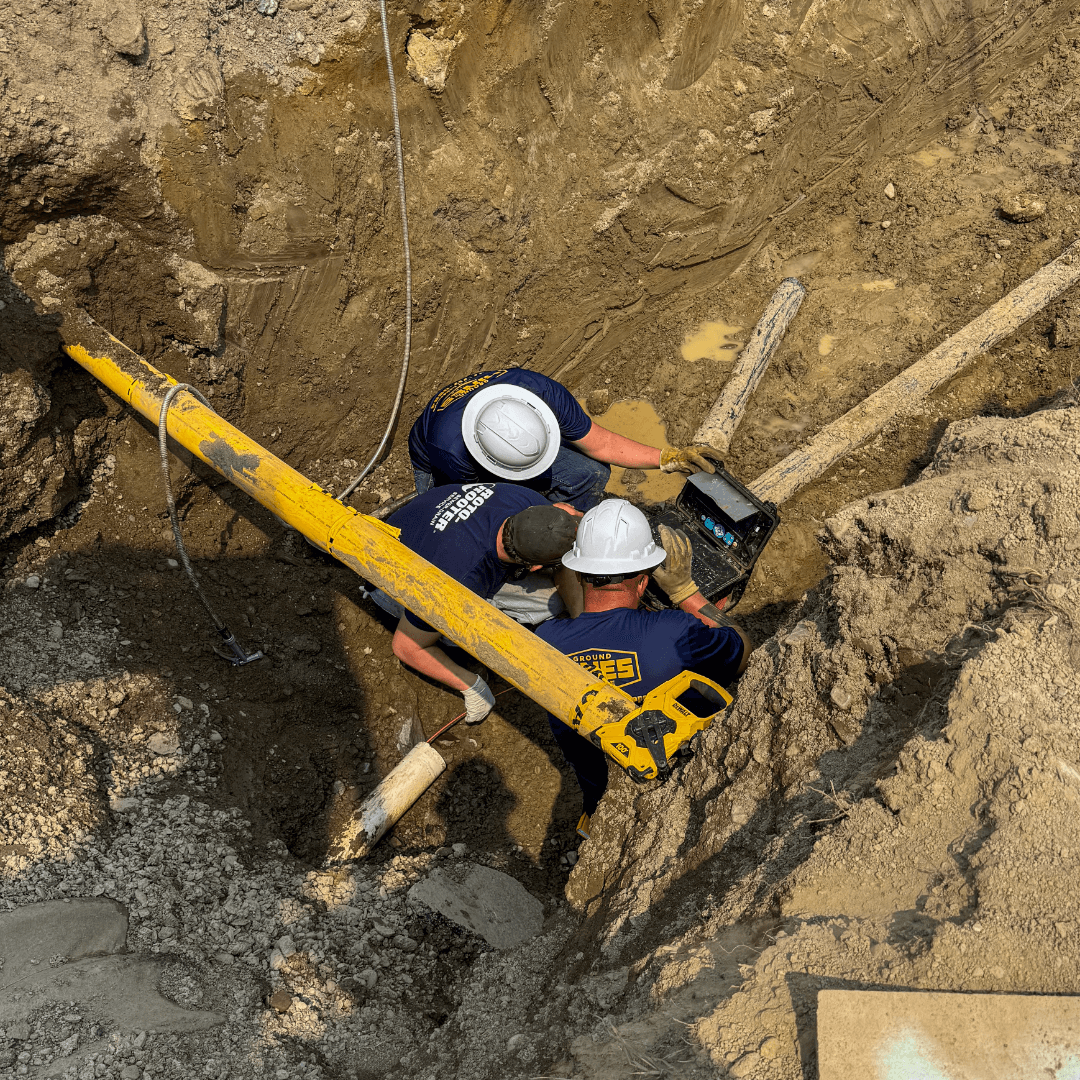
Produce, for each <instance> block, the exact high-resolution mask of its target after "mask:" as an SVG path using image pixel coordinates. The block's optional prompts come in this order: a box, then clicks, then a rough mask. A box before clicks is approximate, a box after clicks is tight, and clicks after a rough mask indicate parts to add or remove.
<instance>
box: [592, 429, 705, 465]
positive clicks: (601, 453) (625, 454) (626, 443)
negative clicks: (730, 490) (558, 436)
mask: <svg viewBox="0 0 1080 1080" xmlns="http://www.w3.org/2000/svg"><path fill="white" fill-rule="evenodd" d="M572 445H573V446H576V447H577V448H578V449H579V450H580V451H581V452H582V453H583V454H587V455H588V456H589V457H591V458H593V459H594V460H595V461H602V462H604V464H605V465H619V466H621V467H622V468H624V469H661V470H663V471H664V472H683V473H693V472H698V471H699V470H700V471H704V472H710V473H711V472H714V471H715V468H716V467H715V466H714V465H713V462H714V461H719V460H720V452H719V451H718V450H714V449H713V448H712V447H711V446H705V445H699V444H694V445H693V446H666V447H663V448H660V447H657V446H646V445H645V444H644V443H639V442H635V441H634V440H633V439H628V438H627V437H626V436H625V435H619V434H618V433H617V432H614V431H608V429H607V428H604V427H601V426H600V425H599V424H597V423H593V426H592V427H591V428H589V430H588V432H587V433H586V435H585V437H584V438H583V439H578V440H577V441H576V442H575V443H573V444H572Z"/></svg>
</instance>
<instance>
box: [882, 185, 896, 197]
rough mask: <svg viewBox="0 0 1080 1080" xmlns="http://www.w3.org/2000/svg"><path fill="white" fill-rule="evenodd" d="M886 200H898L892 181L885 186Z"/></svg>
mask: <svg viewBox="0 0 1080 1080" xmlns="http://www.w3.org/2000/svg"><path fill="white" fill-rule="evenodd" d="M885 198H886V199H895V198H896V188H895V187H894V186H893V183H892V181H891V180H890V181H889V182H888V183H887V184H886V185H885Z"/></svg>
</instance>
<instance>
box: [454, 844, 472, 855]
mask: <svg viewBox="0 0 1080 1080" xmlns="http://www.w3.org/2000/svg"><path fill="white" fill-rule="evenodd" d="M468 850H469V846H468V844H454V854H455V855H464V854H465V852H466V851H468Z"/></svg>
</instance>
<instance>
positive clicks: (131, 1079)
mask: <svg viewBox="0 0 1080 1080" xmlns="http://www.w3.org/2000/svg"><path fill="white" fill-rule="evenodd" d="M120 1076H121V1077H122V1080H139V1077H140V1076H142V1069H140V1068H139V1066H138V1065H125V1066H124V1068H123V1069H122V1070H121V1072H120Z"/></svg>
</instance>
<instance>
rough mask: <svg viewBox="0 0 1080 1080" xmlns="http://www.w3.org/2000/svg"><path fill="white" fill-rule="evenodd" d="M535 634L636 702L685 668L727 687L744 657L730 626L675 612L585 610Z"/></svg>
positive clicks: (552, 621) (550, 623) (553, 621)
mask: <svg viewBox="0 0 1080 1080" xmlns="http://www.w3.org/2000/svg"><path fill="white" fill-rule="evenodd" d="M536 636H537V637H539V638H543V639H544V641H546V642H547V643H548V644H549V645H553V646H554V647H555V648H556V649H558V650H559V652H561V653H565V654H566V655H567V656H569V657H570V659H571V660H574V661H576V662H577V663H578V664H580V665H581V666H582V667H583V668H585V669H586V670H587V671H589V672H591V673H592V674H593V675H595V676H596V678H598V679H602V680H603V681H604V682H608V683H612V684H613V685H614V686H617V687H619V689H620V690H624V691H625V692H626V693H628V694H629V695H630V696H631V697H635V698H640V697H644V695H645V694H647V693H648V692H649V691H650V690H655V689H656V688H657V687H658V686H660V685H661V684H662V683H665V682H667V681H668V679H673V678H674V677H675V676H676V675H678V674H679V672H681V671H687V670H689V671H692V672H694V674H696V675H704V676H705V678H707V679H712V680H713V681H714V682H718V683H719V684H720V685H721V686H726V685H727V684H728V683H729V682H731V681H732V680H733V679H734V678H735V676H736V675H738V673H739V662H740V661H741V660H742V654H743V643H742V638H740V637H739V635H738V633H737V632H736V631H735V630H733V629H732V628H731V627H730V626H719V627H713V626H706V624H705V623H703V622H702V621H701V620H700V619H696V618H695V617H694V616H693V615H690V614H688V613H687V612H685V611H680V610H676V609H674V608H672V609H670V610H667V611H647V610H645V609H644V608H638V609H637V610H632V609H631V608H615V609H613V610H611V611H586V612H583V613H582V614H581V615H579V616H578V617H577V618H576V619H549V620H548V621H547V622H545V623H542V624H541V625H540V626H538V627H537V628H536Z"/></svg>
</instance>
